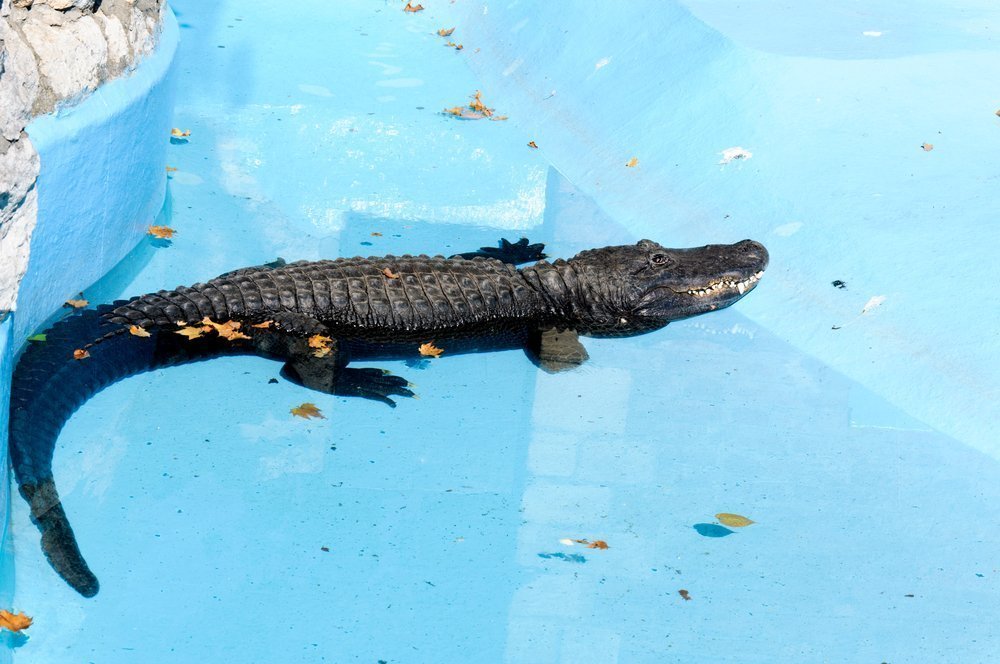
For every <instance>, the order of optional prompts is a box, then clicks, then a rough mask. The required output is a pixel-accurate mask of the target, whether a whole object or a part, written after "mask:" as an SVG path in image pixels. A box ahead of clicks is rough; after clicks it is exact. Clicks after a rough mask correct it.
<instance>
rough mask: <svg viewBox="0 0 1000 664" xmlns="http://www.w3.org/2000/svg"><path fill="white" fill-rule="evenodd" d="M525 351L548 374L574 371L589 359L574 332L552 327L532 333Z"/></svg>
mask: <svg viewBox="0 0 1000 664" xmlns="http://www.w3.org/2000/svg"><path fill="white" fill-rule="evenodd" d="M525 351H526V352H527V353H528V357H530V358H531V360H532V361H533V362H534V363H535V364H537V365H538V366H539V367H541V368H542V369H543V370H545V371H547V372H549V373H557V372H559V371H567V370H569V369H575V368H576V367H578V366H580V365H581V364H583V363H584V362H586V361H587V359H588V358H589V357H590V356H589V355H587V349H586V348H584V347H583V344H582V343H580V337H579V335H577V333H576V330H560V329H558V328H554V327H549V328H545V329H539V330H535V331H534V332H532V333H531V334H530V335H529V336H528V345H527V347H526V348H525Z"/></svg>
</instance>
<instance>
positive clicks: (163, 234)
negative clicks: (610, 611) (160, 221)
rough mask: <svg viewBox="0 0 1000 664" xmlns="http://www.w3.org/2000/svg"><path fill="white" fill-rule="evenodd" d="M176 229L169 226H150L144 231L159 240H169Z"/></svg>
mask: <svg viewBox="0 0 1000 664" xmlns="http://www.w3.org/2000/svg"><path fill="white" fill-rule="evenodd" d="M176 232H177V231H175V230H174V229H172V228H170V226H150V227H149V229H148V230H147V231H146V233H148V234H149V235H152V236H153V237H155V238H159V239H161V240H169V239H170V238H172V237H173V236H174V234H175V233H176Z"/></svg>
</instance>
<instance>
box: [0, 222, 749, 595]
mask: <svg viewBox="0 0 1000 664" xmlns="http://www.w3.org/2000/svg"><path fill="white" fill-rule="evenodd" d="M542 248H543V247H542V245H540V244H534V245H532V244H528V241H527V240H526V239H522V240H521V241H519V242H516V243H510V242H507V241H506V240H504V241H503V243H502V246H501V247H499V248H497V247H484V248H483V249H480V250H479V251H475V252H469V253H466V254H458V255H455V256H452V257H449V258H445V257H443V256H434V257H429V256H426V255H420V256H409V255H406V256H398V257H397V256H383V257H369V258H361V257H355V258H339V259H335V260H320V261H299V262H294V263H288V264H284V262H283V261H280V260H279V261H277V262H275V263H269V264H266V265H262V266H258V267H250V268H243V269H239V270H235V271H232V272H227V273H225V274H222V275H220V276H218V277H216V278H214V279H211V280H209V281H207V282H205V283H198V284H195V285H193V286H190V287H183V286H180V287H177V288H176V289H174V290H161V291H158V292H156V293H150V294H147V295H142V296H139V297H135V298H133V299H131V300H128V301H117V302H114V303H112V304H106V305H100V306H97V307H95V308H87V309H83V310H80V311H78V312H76V313H74V314H72V315H70V316H68V317H67V318H65V319H63V320H61V321H59V322H57V323H55V324H54V325H53V326H52V327H50V328H49V329H48V330H47V332H46V333H45V341H44V342H40V343H37V342H36V343H29V344H28V345H27V347H26V349H25V350H24V351H23V352H22V354H21V355H20V357H19V359H18V363H17V365H16V366H15V370H14V375H13V383H12V387H11V406H10V434H9V442H10V456H11V462H12V467H13V470H14V475H15V478H16V481H17V483H18V490H19V492H20V494H21V496H22V497H23V498H24V499H25V500H26V501H27V502H28V503H29V505H30V509H31V519H32V521H33V522H34V523H35V525H36V526H37V527H38V528H39V530H40V531H41V545H42V550H43V552H44V554H45V556H46V558H47V559H48V561H49V563H50V564H51V566H52V567H53V568H54V569H55V570H56V572H57V573H58V574H59V575H60V576H62V578H63V579H65V580H66V582H68V583H69V585H70V586H72V587H73V588H74V589H76V591H77V592H79V593H80V594H81V595H84V596H85V597H92V596H94V595H95V594H97V592H98V590H99V582H98V579H97V577H96V576H95V575H94V573H93V572H92V571H91V569H90V567H89V566H88V564H87V562H86V561H85V560H84V558H83V556H82V554H81V552H80V549H79V546H78V545H77V542H76V538H75V536H74V534H73V530H72V528H71V527H70V523H69V520H68V518H67V515H66V513H65V510H64V509H63V506H62V503H61V502H60V499H59V494H58V492H57V491H56V486H55V481H54V478H53V474H52V457H53V453H54V450H55V446H56V440H57V438H58V435H59V432H60V431H61V429H62V427H63V425H64V424H65V423H66V422H67V421H68V420H69V418H70V417H71V416H72V414H73V413H74V412H75V411H76V409H77V408H79V407H80V406H81V405H82V404H83V403H84V402H85V401H86V400H87V399H89V398H90V397H91V396H93V395H94V394H96V393H97V392H98V391H99V390H101V389H103V388H104V387H106V386H108V385H110V384H112V383H114V382H116V381H118V380H121V379H123V378H125V377H127V376H131V375H134V374H138V373H141V372H144V371H149V370H152V369H155V368H161V367H166V366H172V365H179V364H183V363H187V362H194V361H199V360H204V359H209V358H213V357H218V356H223V355H234V354H255V355H259V356H263V357H266V358H271V359H275V360H279V361H282V362H284V365H283V368H282V370H281V375H282V376H283V377H284V378H286V379H288V380H291V381H293V382H295V383H298V384H300V385H302V386H304V387H306V388H310V389H312V390H316V391H319V392H322V393H326V394H335V395H341V396H357V397H362V398H367V399H374V400H378V401H381V402H383V403H385V404H387V405H389V406H393V407H395V405H396V403H395V399H394V397H396V398H399V397H411V396H414V393H413V391H412V390H411V389H410V388H411V385H410V384H409V383H408V382H407V381H406V380H405V379H404V378H402V377H400V376H396V375H393V374H390V373H388V372H386V371H383V370H380V369H376V368H355V367H350V366H348V364H349V362H350V361H351V360H352V359H360V358H364V359H372V358H376V359H378V358H392V359H405V358H412V357H415V356H417V355H418V349H419V348H420V346H421V345H422V344H425V343H430V342H433V343H434V344H435V345H436V346H437V347H440V348H443V349H445V350H446V352H447V353H448V354H449V355H450V354H455V353H464V352H477V351H489V350H499V349H510V348H523V349H525V351H526V353H527V355H528V356H529V357H530V358H531V359H532V360H533V361H534V362H535V363H536V364H537V365H538V366H539V367H540V368H541V369H543V370H545V371H548V372H560V371H566V370H570V369H573V368H574V367H578V366H580V365H581V364H582V363H583V362H585V361H586V360H587V351H586V349H585V348H584V347H583V345H582V344H581V343H580V339H579V337H580V336H581V335H583V336H597V337H619V336H629V335H635V334H641V333H645V332H650V331H652V330H656V329H659V328H662V327H664V326H665V325H667V324H668V323H670V322H671V321H675V320H680V319H683V318H688V317H690V316H696V315H698V314H702V313H705V312H709V311H714V310H717V309H721V308H723V307H727V306H729V305H731V304H733V303H734V302H736V301H737V300H739V299H740V298H741V297H743V296H744V295H746V293H748V292H749V291H751V290H753V288H754V287H755V286H756V285H757V283H758V280H759V279H760V278H761V276H762V275H763V272H764V269H765V268H766V267H767V263H768V254H767V250H766V249H765V248H764V247H763V246H762V245H761V244H759V243H757V242H754V241H752V240H744V241H741V242H737V243H735V244H728V245H727V244H715V245H707V246H703V247H697V248H688V249H669V248H666V247H663V246H661V245H659V244H657V243H656V242H653V241H650V240H641V241H639V242H638V243H636V244H631V245H622V246H612V247H604V248H600V249H591V250H587V251H583V252H581V253H579V254H577V255H576V256H574V257H572V258H570V259H568V260H562V259H559V260H554V261H551V262H549V261H546V260H540V259H542V258H544V254H542V253H541V251H542ZM531 261H534V262H533V264H531V265H527V266H524V267H521V268H518V267H517V265H519V264H522V263H526V262H531ZM178 332H183V333H184V334H178Z"/></svg>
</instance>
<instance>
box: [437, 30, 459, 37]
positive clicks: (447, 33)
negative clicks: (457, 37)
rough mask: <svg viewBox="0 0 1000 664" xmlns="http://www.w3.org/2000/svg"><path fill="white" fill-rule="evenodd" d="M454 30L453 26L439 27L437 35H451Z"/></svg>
mask: <svg viewBox="0 0 1000 664" xmlns="http://www.w3.org/2000/svg"><path fill="white" fill-rule="evenodd" d="M453 32H455V28H447V29H445V28H441V29H440V30H438V36H439V37H451V33H453Z"/></svg>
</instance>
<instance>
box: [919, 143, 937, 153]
mask: <svg viewBox="0 0 1000 664" xmlns="http://www.w3.org/2000/svg"><path fill="white" fill-rule="evenodd" d="M920 147H921V148H923V150H924V152H930V151H931V150H933V149H934V144H933V143H924V144H922V145H921V146H920Z"/></svg>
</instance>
